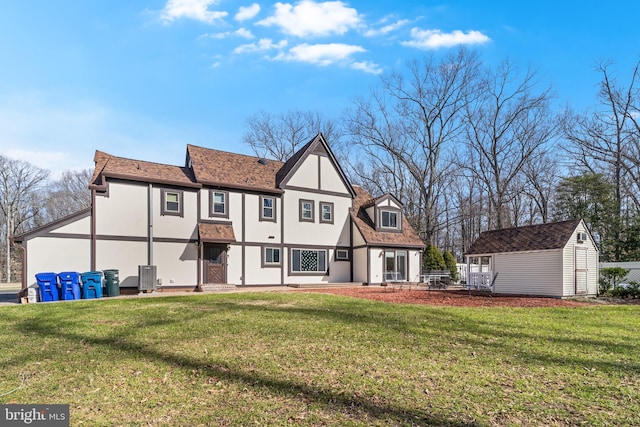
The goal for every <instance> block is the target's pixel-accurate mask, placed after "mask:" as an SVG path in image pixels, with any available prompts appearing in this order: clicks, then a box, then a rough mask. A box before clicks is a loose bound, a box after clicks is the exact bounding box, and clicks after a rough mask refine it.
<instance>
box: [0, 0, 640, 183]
mask: <svg viewBox="0 0 640 427" xmlns="http://www.w3.org/2000/svg"><path fill="white" fill-rule="evenodd" d="M638 16H640V3H638V2H635V1H628V0H627V1H621V0H610V1H608V2H603V1H593V0H583V1H574V0H568V1H562V0H556V1H547V0H537V1H524V0H523V1H480V0H460V1H402V0H398V1H394V2H392V1H373V0H368V1H365V0H362V1H360V0H358V1H326V2H324V1H314V0H303V1H296V2H288V1H283V2H265V1H259V2H252V1H251V0H249V1H235V0H168V1H167V0H137V1H113V0H90V1H87V0H75V1H64V0H62V1H51V0H4V1H2V2H1V3H0V154H2V155H5V156H9V157H12V158H20V159H24V160H28V161H30V162H32V163H34V164H36V165H38V166H40V167H44V168H47V169H50V170H52V171H53V172H54V173H57V172H59V171H61V170H65V169H78V168H92V167H93V153H94V151H95V150H96V149H99V150H102V151H106V152H108V153H111V154H114V155H117V156H122V157H130V158H136V159H142V160H150V161H156V162H161V163H169V164H180V165H181V164H182V163H183V162H184V155H185V146H186V144H188V143H191V144H195V145H201V146H206V147H211V148H217V149H223V150H228V151H234V152H241V153H249V150H248V148H247V147H246V146H244V145H243V144H242V142H241V140H242V135H243V133H244V132H245V130H246V125H245V122H246V119H247V117H248V116H250V115H251V114H254V113H256V112H258V111H260V110H264V111H267V112H271V113H282V112H286V111H289V110H296V109H304V110H307V109H311V110H317V111H320V112H322V113H323V114H325V115H327V116H329V117H338V116H339V115H340V113H341V112H342V111H343V110H344V109H345V108H347V107H349V106H350V105H351V102H352V100H353V99H354V98H355V97H357V96H361V95H366V94H367V93H368V91H369V89H370V88H371V87H373V86H376V85H377V84H378V81H379V79H380V76H381V75H383V74H384V73H389V72H392V71H398V70H400V71H401V70H403V69H404V65H405V64H406V61H408V60H411V59H419V58H421V57H422V56H423V55H425V54H431V53H435V54H436V55H438V54H443V53H446V52H448V51H449V50H450V49H455V48H456V47H458V46H462V45H464V46H467V47H469V48H472V49H475V50H477V51H478V52H479V53H480V56H481V59H482V60H484V61H485V62H487V63H489V64H495V63H497V62H499V61H501V60H502V59H504V58H506V57H509V58H510V59H511V60H512V61H514V62H515V63H516V64H517V65H519V66H520V67H523V68H526V67H527V66H532V67H535V68H536V69H537V70H538V71H539V73H540V75H541V77H542V78H543V80H544V81H547V82H549V83H550V84H552V85H553V87H554V89H555V92H556V95H557V98H556V102H557V105H558V106H563V105H565V104H566V103H569V104H571V105H573V106H574V107H576V108H578V109H581V108H584V107H586V106H588V105H591V104H593V103H594V100H595V93H596V88H595V85H596V83H597V82H598V80H599V75H598V74H597V73H595V72H594V71H593V66H594V64H595V62H596V61H598V60H602V59H612V60H613V61H615V63H616V69H618V70H619V71H620V72H621V75H623V76H624V75H628V73H629V71H630V67H631V65H632V64H634V63H635V62H636V61H637V60H638V58H639V56H638V55H639V54H640V25H639V24H638Z"/></svg>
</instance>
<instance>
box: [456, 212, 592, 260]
mask: <svg viewBox="0 0 640 427" xmlns="http://www.w3.org/2000/svg"><path fill="white" fill-rule="evenodd" d="M581 221H582V220H580V219H572V220H568V221H561V222H551V223H547V224H537V225H528V226H524V227H513V228H504V229H501V230H492V231H485V232H483V233H481V234H480V237H478V239H476V241H475V242H473V244H472V245H471V247H470V248H469V250H468V251H467V252H466V254H465V255H480V254H494V253H504V252H525V251H541V250H550V249H561V248H563V247H564V246H565V245H566V244H567V242H568V241H569V239H570V238H571V236H572V235H573V233H574V231H575V230H576V228H577V227H578V225H579V224H580V222H581Z"/></svg>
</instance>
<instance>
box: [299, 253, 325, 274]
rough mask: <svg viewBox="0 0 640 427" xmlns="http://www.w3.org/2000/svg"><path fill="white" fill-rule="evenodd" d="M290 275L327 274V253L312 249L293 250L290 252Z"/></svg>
mask: <svg viewBox="0 0 640 427" xmlns="http://www.w3.org/2000/svg"><path fill="white" fill-rule="evenodd" d="M291 272H292V273H321V274H325V273H326V272H327V251H326V250H312V249H293V250H292V251H291Z"/></svg>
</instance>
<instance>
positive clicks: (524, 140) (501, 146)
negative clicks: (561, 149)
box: [464, 61, 556, 228]
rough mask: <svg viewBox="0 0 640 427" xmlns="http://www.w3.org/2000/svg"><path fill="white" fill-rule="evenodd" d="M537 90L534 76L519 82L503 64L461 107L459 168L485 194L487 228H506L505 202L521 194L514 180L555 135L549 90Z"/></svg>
mask: <svg viewBox="0 0 640 427" xmlns="http://www.w3.org/2000/svg"><path fill="white" fill-rule="evenodd" d="M538 86H539V82H538V76H537V74H536V73H535V72H532V71H527V72H526V73H525V74H524V76H523V77H520V76H519V73H518V70H517V69H516V68H515V67H514V66H513V65H512V64H511V63H510V62H509V61H504V62H502V63H501V64H500V65H499V66H498V67H497V68H496V69H495V70H486V72H485V74H484V76H483V78H482V79H480V80H479V85H478V87H477V88H476V89H475V90H474V91H473V92H472V93H471V95H472V96H473V97H474V98H473V99H471V100H470V101H469V102H468V103H467V104H466V105H467V111H466V116H467V126H466V128H465V129H466V141H467V159H465V161H466V164H465V165H464V166H465V167H466V168H467V169H468V170H469V171H470V172H471V173H472V174H473V176H475V177H476V179H478V180H480V181H481V182H482V183H483V184H484V186H485V188H486V190H487V193H488V197H489V203H490V205H489V208H490V214H491V218H490V220H491V223H490V227H491V228H504V227H505V226H509V225H511V224H510V219H511V217H510V209H509V203H511V202H512V200H513V198H514V197H515V196H516V195H518V194H519V192H520V191H522V186H521V185H518V184H521V183H522V182H523V180H521V179H519V178H520V176H521V175H522V174H523V172H524V169H525V167H526V166H527V164H529V163H530V162H532V161H533V160H535V158H536V157H537V156H539V155H540V154H541V153H542V152H543V151H544V149H545V147H546V146H547V145H548V144H549V143H550V142H551V141H552V138H553V137H554V135H555V133H556V125H555V124H554V123H555V120H554V118H553V116H552V114H551V112H550V109H549V100H550V89H548V88H546V89H538Z"/></svg>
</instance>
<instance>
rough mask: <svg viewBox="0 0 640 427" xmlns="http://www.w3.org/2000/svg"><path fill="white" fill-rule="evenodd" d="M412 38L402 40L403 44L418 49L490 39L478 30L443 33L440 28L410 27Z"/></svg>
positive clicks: (479, 42) (487, 40) (483, 41)
mask: <svg viewBox="0 0 640 427" xmlns="http://www.w3.org/2000/svg"><path fill="white" fill-rule="evenodd" d="M411 38H412V39H413V40H410V41H406V42H402V45H404V46H410V47H417V48H418V49H438V48H440V47H452V46H457V45H461V44H483V43H487V42H489V41H491V39H490V38H489V37H488V36H486V35H484V34H482V33H481V32H480V31H469V32H467V33H464V32H462V31H460V30H455V31H453V32H451V33H443V32H442V31H440V30H421V29H419V28H412V29H411Z"/></svg>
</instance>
